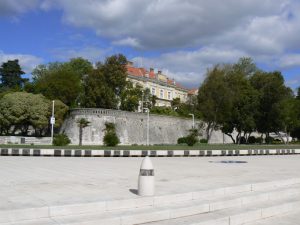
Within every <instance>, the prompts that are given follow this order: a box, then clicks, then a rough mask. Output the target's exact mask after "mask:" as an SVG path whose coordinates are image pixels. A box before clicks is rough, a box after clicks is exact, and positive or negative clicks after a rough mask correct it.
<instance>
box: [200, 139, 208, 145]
mask: <svg viewBox="0 0 300 225" xmlns="http://www.w3.org/2000/svg"><path fill="white" fill-rule="evenodd" d="M200 143H203V144H207V143H208V141H207V139H205V138H202V139H200Z"/></svg>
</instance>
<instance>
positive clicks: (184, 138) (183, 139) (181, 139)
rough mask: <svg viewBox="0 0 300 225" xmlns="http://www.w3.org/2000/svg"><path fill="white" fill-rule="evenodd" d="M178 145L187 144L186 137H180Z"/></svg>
mask: <svg viewBox="0 0 300 225" xmlns="http://www.w3.org/2000/svg"><path fill="white" fill-rule="evenodd" d="M177 144H186V137H180V138H178V139H177Z"/></svg>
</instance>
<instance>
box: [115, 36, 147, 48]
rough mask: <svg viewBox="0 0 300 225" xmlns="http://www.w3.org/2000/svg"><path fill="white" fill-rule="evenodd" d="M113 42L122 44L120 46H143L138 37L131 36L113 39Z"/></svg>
mask: <svg viewBox="0 0 300 225" xmlns="http://www.w3.org/2000/svg"><path fill="white" fill-rule="evenodd" d="M112 44H113V45H120V46H130V47H134V48H141V45H140V43H139V41H138V40H137V39H135V38H131V37H128V38H124V39H120V40H116V41H113V42H112Z"/></svg>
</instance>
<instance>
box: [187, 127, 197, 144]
mask: <svg viewBox="0 0 300 225" xmlns="http://www.w3.org/2000/svg"><path fill="white" fill-rule="evenodd" d="M198 141H199V140H198V130H197V129H191V130H190V134H189V135H188V136H186V143H187V145H188V146H193V145H195V144H196V143H197V142H198Z"/></svg>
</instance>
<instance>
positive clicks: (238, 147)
mask: <svg viewBox="0 0 300 225" xmlns="http://www.w3.org/2000/svg"><path fill="white" fill-rule="evenodd" d="M0 148H42V149H47V148H50V149H53V148H55V149H93V150H193V149H194V150H241V149H300V144H289V145H234V144H197V145H195V146H191V147H190V146H187V145H151V146H144V145H138V146H135V145H134V146H128V145H120V146H116V147H106V146H95V145H83V146H78V145H69V146H52V145H0Z"/></svg>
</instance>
